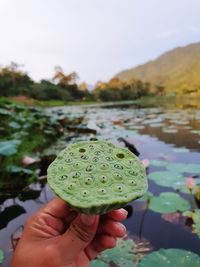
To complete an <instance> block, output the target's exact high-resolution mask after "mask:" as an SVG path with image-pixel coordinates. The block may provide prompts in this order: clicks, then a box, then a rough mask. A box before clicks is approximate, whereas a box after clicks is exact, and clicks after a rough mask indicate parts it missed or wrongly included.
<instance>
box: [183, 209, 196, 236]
mask: <svg viewBox="0 0 200 267" xmlns="http://www.w3.org/2000/svg"><path fill="white" fill-rule="evenodd" d="M183 216H186V217H189V218H192V220H193V224H192V229H193V233H195V234H197V235H198V237H199V238H200V210H198V209H195V210H194V211H193V212H192V211H186V212H184V213H183Z"/></svg>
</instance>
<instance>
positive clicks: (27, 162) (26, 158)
mask: <svg viewBox="0 0 200 267" xmlns="http://www.w3.org/2000/svg"><path fill="white" fill-rule="evenodd" d="M21 162H22V164H23V165H25V166H27V165H30V164H33V163H34V162H36V160H35V159H34V158H31V157H29V156H24V157H23V159H22V161H21Z"/></svg>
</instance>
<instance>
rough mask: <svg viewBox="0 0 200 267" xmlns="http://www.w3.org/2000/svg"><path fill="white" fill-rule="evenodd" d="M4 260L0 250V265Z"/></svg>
mask: <svg viewBox="0 0 200 267" xmlns="http://www.w3.org/2000/svg"><path fill="white" fill-rule="evenodd" d="M3 260H4V253H3V250H1V249H0V264H1V263H2V262H3Z"/></svg>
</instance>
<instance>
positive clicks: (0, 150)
mask: <svg viewBox="0 0 200 267" xmlns="http://www.w3.org/2000/svg"><path fill="white" fill-rule="evenodd" d="M20 143H21V141H20V140H9V141H2V142H0V155H2V156H11V155H14V154H16V153H17V149H18V146H19V145H20Z"/></svg>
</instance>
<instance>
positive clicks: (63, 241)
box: [12, 199, 127, 267]
mask: <svg viewBox="0 0 200 267" xmlns="http://www.w3.org/2000/svg"><path fill="white" fill-rule="evenodd" d="M126 215H127V212H126V211H125V210H123V209H120V210H115V211H112V212H110V213H108V214H106V215H103V216H97V215H96V216H94V215H92V216H84V215H83V216H82V215H80V214H77V213H76V212H74V211H72V210H71V209H70V208H69V207H68V206H67V205H66V203H65V202H64V201H62V200H60V199H54V200H52V201H51V202H50V203H48V204H47V205H46V206H45V207H44V208H42V209H41V210H40V211H38V212H37V213H36V214H34V215H33V216H32V217H31V218H30V219H29V220H28V222H27V224H26V226H25V230H24V233H23V236H22V238H21V240H20V242H19V244H18V245H17V249H16V251H15V254H14V257H13V262H12V267H25V266H26V267H27V266H29V267H36V266H37V267H46V266H48V267H57V266H60V267H88V266H89V263H90V261H91V260H92V259H94V258H95V257H96V256H97V255H98V253H99V252H101V251H103V250H105V249H107V248H112V247H114V246H115V243H116V238H117V237H122V236H123V235H124V234H125V228H124V226H123V225H122V224H121V223H119V222H118V221H121V220H124V219H125V218H126ZM82 218H83V219H84V218H85V220H86V224H83V219H82ZM85 220H84V221H85ZM89 222H90V224H89ZM22 254H23V257H22Z"/></svg>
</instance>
